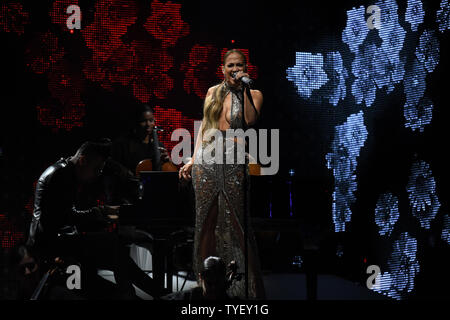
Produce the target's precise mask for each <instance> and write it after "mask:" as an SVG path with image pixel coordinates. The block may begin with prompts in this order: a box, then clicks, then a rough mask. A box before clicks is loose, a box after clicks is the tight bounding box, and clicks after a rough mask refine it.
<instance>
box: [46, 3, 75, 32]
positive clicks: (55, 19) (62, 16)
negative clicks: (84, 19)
mask: <svg viewBox="0 0 450 320" xmlns="http://www.w3.org/2000/svg"><path fill="white" fill-rule="evenodd" d="M71 5H78V0H56V1H55V2H54V3H53V6H52V9H51V12H50V17H51V20H52V23H54V24H57V25H59V26H60V27H61V29H62V30H66V31H69V29H68V28H67V24H66V22H67V18H68V17H69V16H70V14H67V8H68V7H69V6H71ZM80 18H81V17H80Z"/></svg>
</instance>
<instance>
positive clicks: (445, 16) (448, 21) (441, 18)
mask: <svg viewBox="0 0 450 320" xmlns="http://www.w3.org/2000/svg"><path fill="white" fill-rule="evenodd" d="M436 22H437V23H438V24H439V31H440V32H444V31H445V30H448V29H450V4H449V2H448V0H442V1H441V8H440V10H438V11H437V12H436Z"/></svg>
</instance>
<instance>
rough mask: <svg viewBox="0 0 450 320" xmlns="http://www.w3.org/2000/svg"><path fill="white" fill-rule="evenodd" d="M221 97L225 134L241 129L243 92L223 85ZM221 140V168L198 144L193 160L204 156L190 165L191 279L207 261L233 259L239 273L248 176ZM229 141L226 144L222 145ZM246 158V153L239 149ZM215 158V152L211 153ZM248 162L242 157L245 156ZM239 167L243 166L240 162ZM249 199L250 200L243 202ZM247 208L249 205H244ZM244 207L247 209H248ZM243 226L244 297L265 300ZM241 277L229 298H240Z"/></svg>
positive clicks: (254, 251)
mask: <svg viewBox="0 0 450 320" xmlns="http://www.w3.org/2000/svg"><path fill="white" fill-rule="evenodd" d="M222 90H224V91H223V92H222V97H223V99H225V97H226V96H227V95H228V94H231V95H232V96H231V117H230V119H231V121H230V129H239V128H241V129H245V128H243V122H242V105H241V99H242V98H243V97H242V91H241V90H236V89H234V88H231V87H229V86H227V85H224V86H223V87H222ZM218 132H220V133H221V134H222V136H223V139H222V141H221V140H219V141H221V142H220V143H222V142H223V159H224V160H223V163H218V162H219V161H216V160H215V159H217V158H213V159H207V160H205V158H206V157H205V156H204V155H205V153H206V152H211V150H210V148H211V147H212V145H213V143H211V142H205V141H203V143H202V147H201V148H199V149H198V150H197V153H196V155H195V158H196V160H197V159H199V157H201V156H202V157H203V159H202V161H201V163H197V161H196V162H195V163H194V165H193V166H192V184H193V187H194V190H195V205H196V219H195V238H194V257H193V269H194V272H195V274H198V273H199V272H200V270H201V267H202V263H203V261H204V259H206V258H207V257H209V256H218V257H220V258H222V259H223V260H224V262H225V264H226V265H228V264H229V263H230V262H231V261H232V260H235V261H236V262H237V265H238V267H239V268H238V272H240V273H242V274H244V271H245V260H244V243H245V241H244V211H245V210H244V208H245V206H244V192H247V195H249V193H248V190H249V188H248V186H249V179H247V190H244V185H243V182H244V175H248V170H247V165H245V164H239V163H237V161H236V159H239V156H240V154H239V152H242V150H243V148H238V147H237V144H238V143H239V142H238V141H237V140H236V139H233V141H232V142H231V143H230V139H229V138H227V136H226V131H222V130H219V131H218ZM227 140H228V142H227ZM243 152H244V153H245V150H243ZM229 153H234V159H235V162H234V163H231V164H230V163H228V162H226V157H227V155H229ZM213 154H214V151H213ZM244 158H245V159H246V162H248V158H247V156H244ZM241 163H242V161H241ZM247 199H249V197H247ZM247 203H249V202H247ZM248 207H249V206H248ZM247 225H248V226H249V227H248V229H247V230H248V233H247V236H248V238H247V239H248V271H249V277H248V278H249V282H248V283H249V287H248V288H249V289H248V292H249V298H250V299H264V298H265V293H264V284H263V281H262V274H261V268H260V264H259V258H258V253H257V248H256V241H255V238H254V234H253V231H252V228H251V227H250V219H249V215H248V214H247ZM244 279H245V278H244V277H242V280H240V281H235V282H234V283H233V285H232V286H231V287H230V289H229V290H228V294H229V295H230V296H235V297H239V298H241V299H245V280H244Z"/></svg>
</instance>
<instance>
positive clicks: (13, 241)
mask: <svg viewBox="0 0 450 320" xmlns="http://www.w3.org/2000/svg"><path fill="white" fill-rule="evenodd" d="M24 237H25V235H24V232H22V231H19V230H17V228H16V226H15V225H14V223H12V222H11V221H10V219H9V218H8V217H7V216H6V215H4V214H0V245H1V247H2V248H3V249H5V250H9V249H11V248H14V246H16V245H17V244H19V243H20V242H22V241H23V240H24Z"/></svg>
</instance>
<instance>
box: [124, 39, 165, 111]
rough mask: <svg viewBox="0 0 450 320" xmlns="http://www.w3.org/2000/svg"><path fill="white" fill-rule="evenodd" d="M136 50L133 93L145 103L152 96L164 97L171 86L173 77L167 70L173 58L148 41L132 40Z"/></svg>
mask: <svg viewBox="0 0 450 320" xmlns="http://www.w3.org/2000/svg"><path fill="white" fill-rule="evenodd" d="M132 45H133V46H134V48H135V51H136V65H135V66H134V68H133V70H134V72H135V73H136V78H135V82H134V83H133V93H134V96H135V97H136V98H138V99H139V100H140V101H142V102H144V103H147V102H148V101H149V100H150V99H151V98H152V97H154V98H157V99H165V98H166V97H167V94H168V92H169V91H170V90H172V88H173V79H172V78H171V77H169V76H168V74H167V72H168V71H169V70H170V69H171V68H172V67H173V58H172V56H169V54H168V53H167V51H166V50H165V49H162V48H158V47H156V48H153V47H151V45H150V43H149V42H143V41H139V42H137V41H133V42H132Z"/></svg>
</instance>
